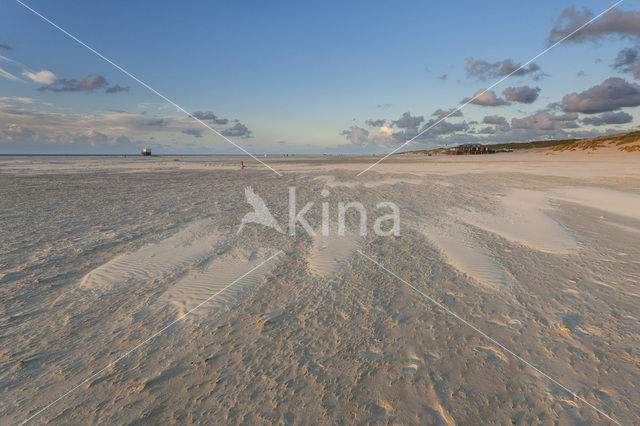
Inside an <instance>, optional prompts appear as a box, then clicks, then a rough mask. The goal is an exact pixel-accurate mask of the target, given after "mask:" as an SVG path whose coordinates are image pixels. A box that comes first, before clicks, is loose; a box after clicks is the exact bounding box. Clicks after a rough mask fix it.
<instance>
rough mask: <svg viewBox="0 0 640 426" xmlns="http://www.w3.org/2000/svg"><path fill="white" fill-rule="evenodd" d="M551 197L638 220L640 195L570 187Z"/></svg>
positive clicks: (556, 192) (639, 215) (558, 191)
mask: <svg viewBox="0 0 640 426" xmlns="http://www.w3.org/2000/svg"><path fill="white" fill-rule="evenodd" d="M639 168H640V165H639ZM551 196H552V197H553V198H555V199H558V200H564V201H569V202H571V203H576V204H580V205H583V206H586V207H589V208H592V209H596V210H602V211H605V212H608V213H611V214H615V215H619V216H626V217H629V218H631V219H636V220H640V194H634V193H631V192H622V191H614V190H612V189H605V188H596V187H571V188H560V189H557V190H555V191H553V192H552V193H551Z"/></svg>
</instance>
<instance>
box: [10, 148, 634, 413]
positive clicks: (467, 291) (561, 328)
mask: <svg viewBox="0 0 640 426" xmlns="http://www.w3.org/2000/svg"><path fill="white" fill-rule="evenodd" d="M547 154H548V153H546V152H542V151H531V152H526V153H513V154H498V155H490V156H480V157H463V158H460V157H456V158H452V157H420V156H399V157H396V156H393V157H391V158H389V159H387V160H385V161H384V162H383V163H381V164H379V165H378V166H376V167H375V168H373V169H371V170H369V171H368V172H367V173H365V174H363V175H361V176H356V174H357V173H358V172H360V171H361V170H363V169H364V168H366V167H367V166H368V165H369V164H371V162H373V161H375V160H377V159H378V158H379V157H348V156H345V157H329V156H327V157H296V156H290V157H286V158H279V157H272V158H266V159H265V161H267V162H269V164H270V165H272V166H273V167H274V168H276V169H277V170H279V171H281V172H282V173H283V177H277V176H276V175H275V174H273V173H272V172H270V171H269V170H266V169H263V168H261V166H259V165H258V164H256V163H253V162H252V161H249V160H247V159H246V158H244V161H245V164H246V168H245V169H244V170H239V169H238V167H237V163H238V162H239V160H240V158H241V157H237V158H235V157H187V158H180V159H179V161H173V158H172V157H152V158H145V159H141V158H136V157H130V158H107V157H104V158H103V157H92V158H82V157H73V158H71V157H70V158H64V157H16V158H12V157H3V158H1V159H0V180H1V185H0V195H1V196H0V211H1V212H2V213H1V214H2V223H3V227H2V233H0V251H1V254H2V256H0V298H1V300H2V303H1V304H0V330H1V333H0V339H1V340H0V392H1V395H2V396H1V397H0V419H2V420H1V421H0V423H2V424H14V423H20V422H22V421H24V420H26V419H28V418H29V417H30V416H32V415H34V414H36V413H38V411H39V410H40V409H42V408H44V407H47V406H48V404H50V403H51V402H54V401H55V403H54V404H53V405H51V406H48V407H47V408H46V409H45V410H44V411H42V412H40V413H38V414H37V416H36V417H34V418H33V419H32V422H34V423H48V424H86V423H118V424H122V423H154V424H160V423H163V424H164V423H207V424H209V423H214V424H229V423H257V424H262V423H280V424H303V423H314V424H317V423H320V424H329V423H331V424H334V423H338V424H344V423H349V424H350V423H358V424H390V423H398V424H447V425H452V424H484V423H488V424H511V423H512V422H515V423H516V424H554V423H557V424H607V423H610V421H609V420H608V419H607V418H606V417H605V416H603V415H602V414H600V413H599V412H598V411H596V410H594V409H593V408H592V407H590V406H588V405H587V404H585V403H584V402H583V401H581V400H579V399H577V398H575V397H573V396H572V395H571V394H569V393H567V392H566V391H565V390H563V389H562V388H561V387H560V386H558V385H557V384H554V383H553V382H551V381H550V380H548V379H547V378H546V377H545V376H543V375H542V374H540V373H538V372H536V371H535V370H533V369H531V368H530V367H528V366H527V365H525V364H524V363H522V362H521V361H520V360H518V359H516V358H514V357H513V356H512V355H511V354H510V353H509V352H508V351H506V350H505V349H504V348H502V347H499V346H498V345H496V344H495V343H494V342H492V341H490V340H488V339H487V338H485V337H484V336H482V335H481V334H479V333H478V332H476V331H474V330H473V329H471V328H470V327H468V326H467V325H465V324H464V323H462V322H461V321H460V320H458V319H456V318H454V317H452V316H451V315H449V314H447V313H446V312H444V311H443V310H442V309H440V308H439V307H437V306H436V305H434V304H432V303H431V302H429V301H428V300H426V299H425V298H423V297H421V296H420V295H419V294H418V293H417V292H415V291H414V290H412V289H411V288H409V287H408V286H406V285H405V284H403V283H402V282H401V281H400V280H398V279H396V278H395V277H393V276H392V275H391V274H389V273H387V272H385V271H384V270H382V269H381V268H380V267H378V266H377V265H375V264H374V263H373V262H371V261H370V260H368V259H366V258H364V257H362V256H361V255H360V254H358V250H361V251H362V253H365V254H366V255H367V256H370V257H371V258H372V259H374V260H375V261H376V262H379V263H380V264H381V265H383V266H384V267H385V268H388V270H389V271H391V272H393V273H394V274H397V275H398V276H399V277H401V278H402V279H404V280H406V281H407V282H408V283H410V284H411V285H413V286H415V287H416V288H417V289H419V290H420V291H421V292H423V293H424V294H426V295H428V296H429V297H433V298H434V300H436V301H438V302H439V303H442V304H443V305H444V306H446V307H447V308H448V309H451V310H452V311H453V312H455V313H456V314H457V315H459V316H460V318H462V319H464V320H465V321H468V322H469V323H471V324H473V325H474V326H475V327H477V328H478V329H479V330H482V332H484V333H486V334H487V335H488V336H490V337H491V338H493V339H495V340H496V341H497V342H499V343H500V344H502V345H504V347H506V348H508V349H509V350H511V351H513V352H514V353H516V354H518V355H519V356H521V357H522V358H523V359H526V360H528V361H529V362H531V363H532V364H533V365H535V366H536V367H537V368H539V369H540V371H542V372H544V374H548V375H549V376H551V377H553V378H555V379H556V380H557V381H558V382H560V383H562V384H563V386H566V387H567V388H569V389H571V390H572V391H574V392H576V393H577V394H578V395H579V396H580V397H581V398H583V399H584V400H586V401H587V402H588V403H589V404H592V405H593V406H594V407H596V408H597V409H598V410H601V411H602V412H604V413H606V414H607V415H609V416H611V417H612V418H615V419H616V420H617V421H619V422H621V423H623V424H634V423H635V424H637V423H639V422H638V413H639V412H640V387H639V385H638V383H640V370H639V367H638V366H639V365H640V311H639V308H638V306H639V302H640V244H639V242H640V216H639V212H640V201H639V200H640V167H639V166H640V156H638V155H637V154H636V153H621V152H617V153H616V152H612V151H610V150H603V151H602V152H601V151H596V152H595V153H593V154H589V153H587V152H572V153H553V154H550V155H547ZM247 186H250V187H252V188H253V190H254V192H255V193H256V194H258V195H259V196H261V197H262V198H263V200H264V202H265V204H266V205H267V206H268V208H269V209H270V211H271V213H272V214H273V216H274V218H275V219H276V220H277V221H278V223H279V224H280V225H281V227H282V229H287V221H288V208H289V206H288V187H289V186H295V187H296V189H297V193H296V197H297V206H298V209H300V208H302V206H303V205H304V204H305V203H307V202H314V206H313V207H312V208H311V209H310V211H309V213H308V214H307V215H306V218H307V220H308V221H309V223H310V224H311V226H312V227H313V228H314V229H315V230H316V232H317V235H316V237H311V236H308V235H306V233H304V230H303V229H302V227H298V232H297V234H296V235H295V236H290V235H287V234H281V233H279V232H277V231H275V230H274V229H272V228H267V227H262V226H260V225H256V224H249V225H246V226H245V227H244V228H243V230H242V231H241V232H240V233H239V234H236V232H237V230H238V226H239V224H240V222H241V220H242V218H243V216H244V215H245V214H246V213H248V212H250V211H251V207H250V206H249V205H248V204H246V203H245V192H244V189H245V187H247ZM323 189H328V190H329V192H330V195H328V196H326V197H324V196H322V195H321V191H322V190H323ZM351 201H359V202H361V203H362V204H363V205H364V206H365V207H366V209H367V213H368V221H367V229H368V234H367V235H366V236H365V237H362V238H360V237H356V236H355V235H356V233H357V231H358V224H359V221H358V216H357V215H356V214H354V213H355V212H353V211H351V212H350V213H349V214H348V215H347V230H348V232H347V235H346V236H345V237H337V236H336V235H335V233H332V234H331V235H330V236H328V237H322V236H320V234H319V232H320V226H321V204H322V203H323V202H328V203H329V206H330V219H331V229H332V230H333V229H335V225H336V216H337V204H338V203H339V202H345V203H346V202H351ZM382 201H393V202H394V203H396V204H397V205H398V206H399V209H400V215H401V232H400V235H399V236H388V237H381V236H377V235H375V234H374V233H373V223H374V221H375V220H376V218H377V217H378V216H379V215H382V214H386V213H388V211H387V210H384V209H380V208H376V204H377V203H379V202H382ZM278 250H282V253H280V254H278V255H277V256H275V257H274V258H273V259H272V260H270V261H268V262H267V263H265V264H264V265H262V266H260V267H258V268H257V269H256V270H255V271H253V272H251V273H250V274H247V275H246V276H245V277H244V278H242V279H240V280H238V277H240V276H242V275H243V274H246V273H247V272H248V271H251V270H252V268H255V267H257V266H258V265H260V264H261V263H262V262H264V261H265V260H267V259H270V256H272V255H274V254H276V253H278ZM236 280H237V282H236V283H235V285H233V286H231V287H229V288H228V289H227V290H225V291H224V292H223V293H220V294H219V296H217V297H216V298H215V299H213V300H211V301H210V302H208V303H206V304H204V305H203V306H202V307H201V308H199V309H198V310H197V311H195V312H192V313H191V314H189V315H188V316H187V317H186V318H184V319H183V320H181V321H179V322H176V323H173V322H174V321H175V320H176V319H177V318H179V317H180V315H183V314H184V313H187V312H189V311H190V310H191V309H193V308H194V307H196V306H198V304H200V303H202V302H203V301H205V300H206V299H207V298H208V297H210V296H211V295H212V294H215V293H217V292H219V291H220V290H222V289H224V288H225V287H226V286H227V285H228V284H230V283H233V282H234V281H236ZM168 326H169V327H168ZM165 327H168V328H166V329H165ZM159 331H161V333H159V334H157V333H158V332H159ZM150 337H151V339H149V338H150ZM147 339H149V340H147ZM141 343H142V345H141ZM131 349H134V350H133V351H131V352H128V351H130V350H131ZM114 361H116V362H115V363H114ZM105 367H106V368H105ZM78 385H79V387H77V388H75V387H76V386H78ZM70 390H73V391H72V392H71V393H69V394H67V395H64V394H65V393H66V392H68V391H70ZM63 395H64V396H63ZM61 396H63V397H62V398H60V399H59V400H57V399H58V398H59V397H61Z"/></svg>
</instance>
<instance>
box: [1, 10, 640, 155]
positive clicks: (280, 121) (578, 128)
mask: <svg viewBox="0 0 640 426" xmlns="http://www.w3.org/2000/svg"><path fill="white" fill-rule="evenodd" d="M21 1H24V3H25V4H27V5H29V7H31V8H33V9H34V10H36V11H37V12H39V13H40V14H42V15H43V16H45V17H47V18H48V19H50V20H51V21H52V22H54V23H55V24H56V25H58V26H60V27H61V28H64V29H65V30H66V31H68V32H69V33H71V34H73V35H74V36H76V37H77V38H78V39H80V40H82V42H84V43H86V44H87V45H89V46H91V47H92V48H94V49H95V50H97V51H99V52H100V53H102V54H103V55H104V56H106V57H107V58H109V59H110V60H111V61H113V62H114V63H116V64H118V65H119V66H120V67H122V68H123V69H125V70H127V71H128V72H129V73H131V74H132V75H134V76H136V77H137V78H138V79H140V80H141V81H143V82H145V83H146V84H147V85H149V86H151V87H152V88H153V89H155V90H156V91H157V92H159V93H161V94H162V95H164V96H165V97H166V98H168V99H170V100H171V101H173V102H174V103H175V104H177V105H179V106H180V107H181V108H184V110H186V111H188V112H189V114H191V115H192V116H191V117H190V116H189V115H187V114H185V113H184V112H183V111H180V110H179V109H177V108H176V107H175V106H173V105H171V104H170V103H168V102H166V101H165V100H163V99H162V98H161V97H159V96H158V95H157V94H155V93H153V92H152V91H150V90H148V89H147V88H145V87H144V86H142V85H141V84H139V83H138V82H136V81H135V80H133V79H132V78H130V77H129V76H127V75H126V74H124V73H123V72H121V71H120V70H118V69H117V68H116V67H114V66H113V65H112V64H109V63H108V62H106V61H104V60H103V59H101V58H100V57H98V56H97V55H96V54H94V53H92V52H91V51H90V50H88V49H87V48H85V47H83V46H81V45H80V44H78V43H77V42H76V41H74V40H72V39H71V38H70V37H69V36H67V35H65V34H64V33H63V32H61V31H60V30H58V29H56V28H54V27H53V26H52V25H50V24H49V23H47V22H46V21H44V20H43V19H42V18H40V17H38V16H37V15H36V14H34V13H33V12H31V11H29V10H28V9H26V8H25V7H24V6H22V5H21V4H20V3H18V2H16V1H14V0H6V1H3V2H2V3H1V4H0V154H133V153H138V152H139V151H140V149H141V148H142V147H150V148H151V149H153V152H154V153H156V154H178V153H183V154H238V153H241V152H240V151H239V150H238V149H237V148H236V147H234V146H233V145H232V144H231V143H230V142H229V141H227V140H225V139H224V138H223V137H221V136H220V135H218V134H215V133H214V132H212V131H211V130H210V129H208V128H206V127H205V126H203V125H202V123H200V122H199V121H198V120H201V121H202V122H204V123H206V124H207V125H208V126H210V127H213V128H214V129H216V130H217V131H218V132H219V133H220V134H221V135H223V136H225V137H226V138H228V139H230V140H231V141H233V142H234V143H235V144H237V145H239V146H242V147H243V148H245V149H246V150H247V151H249V152H251V153H255V154H263V153H291V154H295V153H301V154H302V153H305V154H306V153H329V154H334V153H386V152H390V151H392V150H394V149H396V148H397V147H399V146H402V148H401V149H402V150H410V149H424V148H433V147H439V146H453V145H458V144H461V143H492V142H518V141H530V140H542V139H558V138H562V139H564V138H581V137H591V136H596V135H601V134H609V133H618V132H623V131H629V130H635V129H637V128H638V116H639V115H638V106H640V84H639V83H640V82H639V81H638V80H640V1H632V0H625V1H623V2H622V3H620V4H619V5H618V6H616V7H615V8H614V9H612V10H611V11H609V12H608V13H607V14H605V15H603V16H602V17H601V18H599V19H597V20H595V21H594V22H593V23H592V24H590V25H589V26H587V27H585V28H584V29H582V30H580V31H579V32H577V33H576V34H575V35H573V36H572V37H570V38H569V39H567V40H566V41H563V42H562V43H560V44H559V45H557V46H555V47H553V48H552V49H551V50H549V51H548V52H546V53H544V54H543V55H541V56H540V57H538V58H536V59H535V60H534V61H533V62H531V63H529V64H527V65H526V66H523V67H522V68H521V69H519V70H518V67H519V66H520V65H523V64H525V63H527V62H528V61H529V60H530V59H532V58H533V57H535V56H536V55H538V54H540V53H541V52H543V51H544V50H545V49H547V48H548V47H549V46H551V45H552V44H553V43H555V42H557V41H558V40H560V39H562V38H563V37H564V36H566V35H568V34H570V33H571V31H573V30H574V29H576V28H578V27H579V26H580V25H582V24H583V23H585V22H587V21H589V19H591V18H593V17H594V16H596V15H598V14H599V13H601V12H603V11H604V10H606V9H607V8H608V7H610V6H611V5H613V3H614V2H609V1H585V2H581V3H572V2H565V1H536V2H476V1H459V2H440V1H438V2H435V1H432V2H424V1H398V2H383V1H367V2H364V1H349V2H344V1H341V2H333V1H325V2H313V3H311V2H289V1H280V2H251V1H245V2H210V1H207V2H204V1H201V2H187V3H181V2H175V1H174V2H169V1H162V0H160V1H156V2H153V3H143V2H131V1H116V0H112V1H109V2H86V1H80V0H59V1H56V2H51V1H46V0H21ZM515 70H518V71H516V72H515V73H514V74H513V75H512V76H510V77H508V78H506V79H505V80H504V81H502V82H501V83H499V84H498V85H496V86H495V87H493V88H492V89H491V90H490V91H487V92H484V93H482V91H483V90H485V89H487V88H489V87H490V86H491V85H493V84H494V83H496V82H498V81H499V80H500V79H502V78H503V77H505V76H506V75H508V74H509V73H511V72H513V71H515ZM475 95H477V97H476V96H475ZM467 102H468V104H466V103H467ZM460 107H461V109H460V110H459V111H456V109H457V108H460ZM447 115H449V116H447ZM193 117H195V118H197V119H198V120H196V119H194V118H193ZM445 117H446V118H445ZM441 119H442V120H441ZM440 120H441V121H440ZM407 141H410V142H409V143H407V144H406V145H403V144H405V143H406V142H407Z"/></svg>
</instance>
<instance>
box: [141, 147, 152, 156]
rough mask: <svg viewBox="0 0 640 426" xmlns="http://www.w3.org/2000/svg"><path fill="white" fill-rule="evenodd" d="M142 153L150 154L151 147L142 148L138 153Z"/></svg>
mask: <svg viewBox="0 0 640 426" xmlns="http://www.w3.org/2000/svg"><path fill="white" fill-rule="evenodd" d="M140 154H142V155H145V156H146V155H151V148H142V152H141V153H140Z"/></svg>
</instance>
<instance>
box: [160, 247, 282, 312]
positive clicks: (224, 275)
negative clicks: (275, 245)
mask: <svg viewBox="0 0 640 426" xmlns="http://www.w3.org/2000/svg"><path fill="white" fill-rule="evenodd" d="M272 255H273V253H271V252H270V251H268V250H259V251H247V250H242V249H237V250H234V251H233V252H232V253H227V254H223V255H221V256H217V257H215V258H214V259H212V260H211V261H209V262H207V263H206V264H205V265H203V266H201V267H199V268H197V269H195V270H190V271H189V272H187V273H186V274H184V275H183V276H182V277H180V279H178V280H177V281H176V282H175V283H173V284H172V285H171V287H169V289H168V290H167V291H166V292H165V293H163V294H162V295H161V296H160V297H159V298H158V301H157V303H156V306H157V307H164V306H166V305H167V304H171V305H173V306H175V307H177V308H178V309H179V310H180V312H181V313H185V312H188V311H190V310H192V309H193V308H195V307H196V306H198V305H199V304H200V303H202V302H204V301H205V300H207V299H208V298H210V297H211V296H212V295H214V294H216V293H218V292H220V291H221V290H222V289H224V288H225V287H227V286H228V285H229V284H231V283H234V282H235V284H233V286H231V287H229V288H228V289H226V290H225V291H224V292H222V293H220V294H219V295H217V296H216V297H215V298H214V299H212V300H210V301H209V302H207V304H206V305H204V306H202V307H201V308H199V309H198V310H197V311H195V312H193V313H192V315H194V316H197V317H204V316H206V315H207V314H208V313H209V312H210V310H211V309H217V308H220V307H222V306H226V305H229V304H231V303H232V302H233V301H234V300H236V298H237V296H238V295H239V294H240V293H242V292H243V291H246V290H247V289H248V288H251V287H253V286H255V285H257V284H258V283H260V282H261V281H262V280H263V279H264V277H265V275H267V274H268V273H269V271H271V270H272V269H273V268H274V267H275V266H276V262H268V263H267V264H265V265H264V266H262V267H261V268H260V270H259V271H255V272H252V273H249V271H251V270H252V269H253V268H255V267H256V266H258V265H260V264H261V263H262V262H264V261H265V260H266V259H268V258H269V257H270V256H272ZM239 277H242V278H239Z"/></svg>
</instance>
